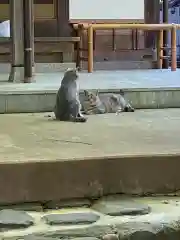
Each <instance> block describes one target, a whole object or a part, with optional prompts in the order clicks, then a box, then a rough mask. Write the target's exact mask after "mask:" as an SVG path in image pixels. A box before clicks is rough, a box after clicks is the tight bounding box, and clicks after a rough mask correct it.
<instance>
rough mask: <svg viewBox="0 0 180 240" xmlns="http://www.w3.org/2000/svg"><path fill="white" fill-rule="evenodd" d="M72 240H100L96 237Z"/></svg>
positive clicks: (71, 239)
mask: <svg viewBox="0 0 180 240" xmlns="http://www.w3.org/2000/svg"><path fill="white" fill-rule="evenodd" d="M70 240H99V238H95V237H79V238H70Z"/></svg>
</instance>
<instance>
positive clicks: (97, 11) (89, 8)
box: [70, 0, 151, 19]
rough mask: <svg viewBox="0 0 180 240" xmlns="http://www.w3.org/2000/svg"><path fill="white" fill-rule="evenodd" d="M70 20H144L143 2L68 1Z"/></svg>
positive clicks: (122, 0) (106, 0) (135, 0)
mask: <svg viewBox="0 0 180 240" xmlns="http://www.w3.org/2000/svg"><path fill="white" fill-rule="evenodd" d="M149 1H151V0H149ZM70 19H144V0H70Z"/></svg>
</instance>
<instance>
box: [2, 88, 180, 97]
mask: <svg viewBox="0 0 180 240" xmlns="http://www.w3.org/2000/svg"><path fill="white" fill-rule="evenodd" d="M57 90H58V88H57V89H48V90H47V89H41V90H38V89H37V90H30V89H25V88H24V89H22V90H9V89H7V90H1V89H0V95H27V94H29V95H33V94H41V95H45V94H56V93H57ZM88 90H89V91H95V90H97V89H88ZM98 90H99V93H119V91H120V89H98ZM121 90H123V91H124V92H125V93H127V92H130V93H131V92H165V91H174V92H178V91H180V87H179V88H178V87H177V88H171V87H169V88H164V87H160V88H122V89H121ZM83 91H84V89H81V90H80V94H82V93H83Z"/></svg>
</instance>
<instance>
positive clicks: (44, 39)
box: [34, 37, 80, 42]
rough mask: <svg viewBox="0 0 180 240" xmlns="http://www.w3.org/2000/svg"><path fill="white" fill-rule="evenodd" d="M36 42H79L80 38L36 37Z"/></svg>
mask: <svg viewBox="0 0 180 240" xmlns="http://www.w3.org/2000/svg"><path fill="white" fill-rule="evenodd" d="M34 40H35V42H79V41H80V37H36V38H35V39H34Z"/></svg>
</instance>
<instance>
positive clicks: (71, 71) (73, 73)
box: [64, 68, 79, 80]
mask: <svg viewBox="0 0 180 240" xmlns="http://www.w3.org/2000/svg"><path fill="white" fill-rule="evenodd" d="M64 77H65V78H66V79H68V80H76V79H78V77H79V75H78V70H77V69H76V68H68V69H67V70H66V71H65V73H64Z"/></svg>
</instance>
